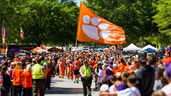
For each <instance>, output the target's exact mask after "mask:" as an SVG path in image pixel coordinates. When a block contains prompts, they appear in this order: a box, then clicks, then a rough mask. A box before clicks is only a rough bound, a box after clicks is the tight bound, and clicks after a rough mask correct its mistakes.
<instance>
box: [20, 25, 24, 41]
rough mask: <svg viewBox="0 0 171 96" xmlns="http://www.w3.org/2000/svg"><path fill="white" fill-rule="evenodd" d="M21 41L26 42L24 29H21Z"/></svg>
mask: <svg viewBox="0 0 171 96" xmlns="http://www.w3.org/2000/svg"><path fill="white" fill-rule="evenodd" d="M20 39H21V40H24V39H25V37H24V31H23V29H22V27H20Z"/></svg>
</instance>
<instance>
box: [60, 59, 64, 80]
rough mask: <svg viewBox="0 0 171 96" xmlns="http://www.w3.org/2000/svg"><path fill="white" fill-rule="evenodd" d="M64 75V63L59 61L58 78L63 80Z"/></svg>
mask: <svg viewBox="0 0 171 96" xmlns="http://www.w3.org/2000/svg"><path fill="white" fill-rule="evenodd" d="M64 75H65V61H64V59H62V58H61V59H60V60H59V78H64Z"/></svg>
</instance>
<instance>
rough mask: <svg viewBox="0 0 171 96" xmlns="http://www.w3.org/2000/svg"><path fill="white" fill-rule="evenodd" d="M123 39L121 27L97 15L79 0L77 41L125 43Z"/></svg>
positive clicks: (123, 34)
mask: <svg viewBox="0 0 171 96" xmlns="http://www.w3.org/2000/svg"><path fill="white" fill-rule="evenodd" d="M125 39H126V38H125V33H124V31H123V28H122V27H119V26H117V25H114V24H112V23H111V22H109V21H107V20H105V19H103V18H101V17H99V16H97V15H96V14H95V13H93V12H92V11H91V10H90V9H88V8H87V7H86V6H85V5H84V4H83V3H82V2H81V5H80V16H79V21H78V30H77V40H78V41H80V42H88V41H91V42H97V43H103V44H123V43H126V40H125Z"/></svg>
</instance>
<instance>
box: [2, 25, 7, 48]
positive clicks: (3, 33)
mask: <svg viewBox="0 0 171 96" xmlns="http://www.w3.org/2000/svg"><path fill="white" fill-rule="evenodd" d="M1 31H2V45H5V43H6V41H5V38H6V29H5V24H4V23H3V24H2V28H1Z"/></svg>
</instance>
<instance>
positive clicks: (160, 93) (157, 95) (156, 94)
mask: <svg viewBox="0 0 171 96" xmlns="http://www.w3.org/2000/svg"><path fill="white" fill-rule="evenodd" d="M152 96H166V94H165V93H164V92H163V91H161V90H156V91H154V92H153V94H152Z"/></svg>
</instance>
